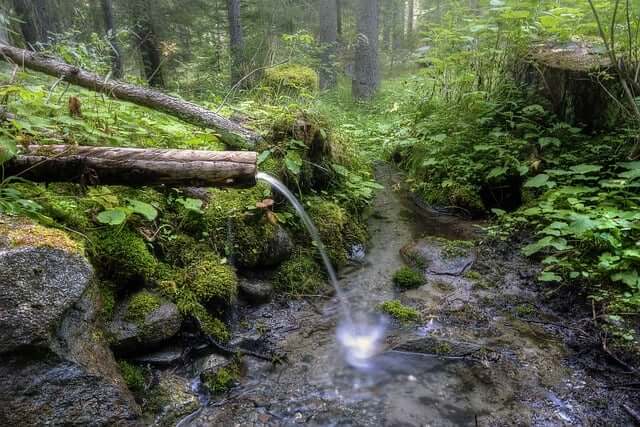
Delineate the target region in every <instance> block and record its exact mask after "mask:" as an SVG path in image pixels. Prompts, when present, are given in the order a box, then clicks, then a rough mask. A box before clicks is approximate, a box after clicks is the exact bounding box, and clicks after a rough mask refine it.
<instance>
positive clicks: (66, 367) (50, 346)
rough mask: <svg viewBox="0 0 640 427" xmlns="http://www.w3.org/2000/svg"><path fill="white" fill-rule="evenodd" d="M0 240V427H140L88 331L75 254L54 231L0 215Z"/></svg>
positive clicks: (111, 364) (98, 340) (89, 317)
mask: <svg viewBox="0 0 640 427" xmlns="http://www.w3.org/2000/svg"><path fill="white" fill-rule="evenodd" d="M9 221H11V222H9ZM8 222H9V224H11V226H10V230H9V231H7V229H3V226H5V224H7V223H8ZM0 234H2V238H0V378H2V380H1V381H0V425H50V424H55V425H91V426H102V425H140V422H139V421H138V420H139V418H140V416H141V413H140V408H139V407H138V405H137V404H136V403H135V401H134V399H133V397H132V396H131V394H130V392H129V391H128V390H127V389H126V387H125V386H124V380H123V379H122V377H121V376H120V373H119V371H118V368H117V365H116V362H115V360H114V358H113V354H112V353H111V351H110V350H109V349H108V347H107V345H106V344H105V342H104V340H103V338H102V334H101V331H100V330H99V329H98V328H97V326H96V324H95V318H96V307H97V304H96V296H97V295H98V292H97V290H96V288H95V285H94V284H93V270H92V268H91V267H90V265H89V263H88V262H87V260H86V259H85V258H84V257H83V256H82V252H81V250H80V249H79V248H78V247H77V245H74V243H73V242H72V241H71V240H70V239H69V238H68V237H67V236H66V235H65V234H64V233H62V232H60V231H58V230H48V229H45V228H43V227H40V226H37V225H35V224H32V223H27V222H24V221H20V220H15V221H14V220H9V219H6V218H4V217H1V216H0ZM7 236H8V237H7ZM17 243H19V244H17Z"/></svg>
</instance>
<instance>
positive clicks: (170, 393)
mask: <svg viewBox="0 0 640 427" xmlns="http://www.w3.org/2000/svg"><path fill="white" fill-rule="evenodd" d="M150 394H151V395H153V396H154V402H153V405H154V406H159V408H160V410H159V413H158V415H157V417H156V419H155V420H154V422H153V425H154V426H162V427H165V426H167V427H168V426H175V425H176V424H177V423H178V422H179V421H180V419H182V418H183V417H185V416H187V415H189V414H191V413H193V412H195V411H196V410H198V408H199V407H200V402H199V400H198V395H197V394H196V392H194V391H193V390H192V388H191V384H190V382H189V380H188V379H186V378H183V377H181V376H178V375H176V374H174V373H171V372H161V373H160V375H159V379H158V384H157V385H156V386H155V387H154V388H153V389H152V390H151V391H150Z"/></svg>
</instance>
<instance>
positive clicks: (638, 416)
mask: <svg viewBox="0 0 640 427" xmlns="http://www.w3.org/2000/svg"><path fill="white" fill-rule="evenodd" d="M622 409H624V410H625V411H627V414H629V416H631V418H633V420H634V421H635V422H636V424H637V425H640V414H638V412H637V411H636V410H634V409H633V408H632V407H631V406H629V405H627V404H626V403H623V404H622Z"/></svg>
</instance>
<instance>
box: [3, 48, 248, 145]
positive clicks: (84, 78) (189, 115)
mask: <svg viewBox="0 0 640 427" xmlns="http://www.w3.org/2000/svg"><path fill="white" fill-rule="evenodd" d="M0 59H4V60H5V61H10V62H13V63H15V64H19V65H21V66H24V67H26V68H30V69H32V70H35V71H39V72H42V73H45V74H49V75H51V76H54V77H62V78H63V80H65V81H67V82H69V83H71V84H75V85H78V86H82V87H84V88H86V89H90V90H94V91H96V92H102V93H104V94H106V95H109V96H111V97H113V98H116V99H120V100H123V101H129V102H132V103H134V104H138V105H142V106H144V107H149V108H153V109H156V110H160V111H163V112H165V113H167V114H171V115H173V116H175V117H178V118H180V119H182V120H184V121H185V122H188V123H191V124H194V125H198V126H202V127H206V128H211V129H215V130H216V131H217V132H218V133H219V135H220V139H221V140H222V141H223V142H224V143H225V144H227V145H230V146H234V147H237V146H243V145H246V143H249V144H251V145H253V144H255V143H256V142H258V141H259V140H260V136H259V135H258V134H256V133H255V132H253V131H250V130H249V129H246V128H244V127H242V126H240V125H239V124H237V123H235V122H233V121H231V120H229V119H226V118H224V117H222V116H220V115H218V114H216V113H214V112H212V111H210V110H207V109H206V108H203V107H200V106H199V105H196V104H194V103H191V102H188V101H184V100H182V99H179V98H176V97H173V96H170V95H166V94H164V93H162V92H159V91H156V90H153V89H148V88H143V87H140V86H136V85H133V84H129V83H124V82H120V81H115V80H109V81H105V79H103V78H102V77H100V76H98V75H97V74H93V73H89V72H87V71H84V70H81V69H79V68H77V67H75V66H73V65H69V64H67V63H65V62H62V61H61V60H59V59H56V58H52V57H48V56H45V55H41V54H38V53H34V52H30V51H28V50H25V49H20V48H16V47H13V46H8V45H3V44H0Z"/></svg>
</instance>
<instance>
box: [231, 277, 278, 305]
mask: <svg viewBox="0 0 640 427" xmlns="http://www.w3.org/2000/svg"><path fill="white" fill-rule="evenodd" d="M239 288H240V295H242V296H243V297H244V299H246V300H247V302H249V303H251V304H263V303H265V302H269V300H270V299H271V296H272V295H273V285H272V284H271V283H269V282H267V281H265V280H258V279H241V280H240V283H239Z"/></svg>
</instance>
